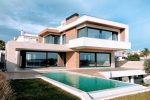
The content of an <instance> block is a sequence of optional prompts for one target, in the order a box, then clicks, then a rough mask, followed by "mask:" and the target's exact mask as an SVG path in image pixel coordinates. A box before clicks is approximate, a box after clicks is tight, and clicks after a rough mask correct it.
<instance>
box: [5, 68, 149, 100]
mask: <svg viewBox="0 0 150 100" xmlns="http://www.w3.org/2000/svg"><path fill="white" fill-rule="evenodd" d="M126 70H136V69H129V68H103V69H101V68H83V69H76V70H75V69H71V70H67V69H65V68H40V69H26V70H20V71H18V72H15V73H14V72H12V73H11V72H6V73H5V74H6V75H7V77H8V79H30V78H41V79H43V80H45V81H47V82H50V83H53V84H54V85H56V86H58V87H60V88H62V87H63V88H62V89H64V90H66V91H68V90H69V91H70V92H71V93H73V94H74V93H76V94H77V96H79V95H80V94H82V95H80V97H82V98H84V97H86V99H82V100H104V99H107V100H108V99H111V98H115V97H118V96H124V95H129V94H135V93H139V92H145V91H150V88H146V87H144V86H140V85H136V86H130V87H125V88H120V89H112V90H105V91H95V92H88V93H85V92H83V91H79V90H76V89H75V88H72V87H68V86H65V85H63V84H60V83H59V82H57V84H56V81H53V80H50V79H47V78H45V77H44V78H43V76H41V75H40V74H39V73H46V72H58V71H68V72H71V73H78V74H82V75H86V76H88V75H90V76H96V77H101V78H105V76H103V75H102V74H100V72H107V71H126ZM66 87H67V88H66ZM122 91H123V92H122ZM88 96H89V97H88ZM91 97H92V99H90V98H91ZM87 98H88V99H87Z"/></svg>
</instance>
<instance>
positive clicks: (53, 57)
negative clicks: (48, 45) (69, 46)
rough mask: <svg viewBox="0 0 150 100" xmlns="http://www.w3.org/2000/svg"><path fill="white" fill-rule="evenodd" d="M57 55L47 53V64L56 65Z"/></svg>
mask: <svg viewBox="0 0 150 100" xmlns="http://www.w3.org/2000/svg"><path fill="white" fill-rule="evenodd" d="M57 56H58V53H48V56H47V66H48V67H49V66H57Z"/></svg>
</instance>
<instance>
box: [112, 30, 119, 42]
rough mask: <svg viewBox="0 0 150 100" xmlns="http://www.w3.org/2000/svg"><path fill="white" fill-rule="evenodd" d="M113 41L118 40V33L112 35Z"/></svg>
mask: <svg viewBox="0 0 150 100" xmlns="http://www.w3.org/2000/svg"><path fill="white" fill-rule="evenodd" d="M112 40H115V41H117V40H118V33H117V32H113V34H112Z"/></svg>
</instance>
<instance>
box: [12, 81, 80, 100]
mask: <svg viewBox="0 0 150 100" xmlns="http://www.w3.org/2000/svg"><path fill="white" fill-rule="evenodd" d="M10 85H11V87H12V89H13V90H14V92H15V96H16V100H80V99H79V98H78V97H76V96H74V95H72V94H70V93H67V92H66V91H63V90H62V89H60V88H58V87H56V86H54V85H52V84H49V83H47V82H45V81H43V80H41V79H19V80H11V81H10Z"/></svg>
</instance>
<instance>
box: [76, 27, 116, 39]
mask: <svg viewBox="0 0 150 100" xmlns="http://www.w3.org/2000/svg"><path fill="white" fill-rule="evenodd" d="M84 28H85V29H86V32H87V33H86V37H88V36H89V35H88V34H89V32H88V29H96V30H99V38H96V39H103V38H101V34H102V31H108V32H112V38H111V40H113V34H116V33H117V40H113V41H118V36H119V33H118V32H117V31H111V30H106V29H100V28H94V27H89V26H85V27H82V28H80V29H78V30H77V38H80V37H79V31H80V30H81V29H84ZM88 38H90V37H88ZM106 40H107V39H106Z"/></svg>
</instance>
